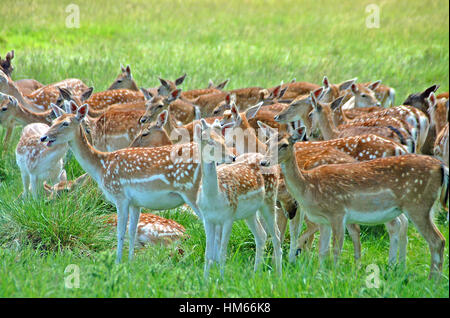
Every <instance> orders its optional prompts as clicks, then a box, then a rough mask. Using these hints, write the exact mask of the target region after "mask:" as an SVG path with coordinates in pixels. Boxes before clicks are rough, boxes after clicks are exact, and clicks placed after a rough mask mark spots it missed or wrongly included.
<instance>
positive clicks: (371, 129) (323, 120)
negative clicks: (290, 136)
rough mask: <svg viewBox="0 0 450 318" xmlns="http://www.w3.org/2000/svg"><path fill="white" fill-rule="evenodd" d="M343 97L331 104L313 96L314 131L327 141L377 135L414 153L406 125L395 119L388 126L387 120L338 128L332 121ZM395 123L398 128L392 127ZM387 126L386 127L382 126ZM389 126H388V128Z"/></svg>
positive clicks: (312, 118)
mask: <svg viewBox="0 0 450 318" xmlns="http://www.w3.org/2000/svg"><path fill="white" fill-rule="evenodd" d="M342 99H343V97H342V96H341V97H339V98H338V99H336V100H334V101H333V102H332V103H330V104H326V103H321V102H318V101H317V100H316V98H315V96H314V95H311V100H312V105H313V111H312V112H311V113H310V115H309V117H310V119H311V123H312V130H315V129H316V128H319V129H320V131H321V133H322V136H323V138H324V139H325V140H330V139H336V138H343V137H350V136H357V135H365V134H375V135H378V136H380V137H383V138H387V139H390V140H393V141H395V142H397V143H399V144H402V145H405V146H407V149H408V152H414V150H415V143H414V140H412V139H411V136H410V135H409V133H408V131H407V130H406V129H404V128H403V125H404V123H402V122H401V121H400V120H396V119H395V118H390V119H389V120H390V122H391V124H386V121H385V120H380V119H377V118H375V119H372V120H367V121H364V122H363V123H356V124H344V125H340V126H338V127H336V126H335V125H334V123H333V120H332V114H331V112H332V109H334V108H337V107H339V106H340V104H341V101H342ZM394 122H395V125H396V127H394V126H392V123H394ZM382 125H385V126H382ZM386 125H387V126H386Z"/></svg>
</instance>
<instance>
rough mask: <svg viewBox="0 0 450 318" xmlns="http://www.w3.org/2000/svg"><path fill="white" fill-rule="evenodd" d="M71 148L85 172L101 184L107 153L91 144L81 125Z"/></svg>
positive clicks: (70, 143)
mask: <svg viewBox="0 0 450 318" xmlns="http://www.w3.org/2000/svg"><path fill="white" fill-rule="evenodd" d="M69 146H70V148H71V149H72V152H73V154H74V156H75V158H76V159H77V161H78V162H79V163H80V165H81V167H82V168H83V170H85V171H86V172H87V173H88V174H89V175H90V176H91V177H92V178H94V179H95V181H96V182H97V183H100V182H101V177H102V168H103V167H102V164H103V161H104V159H105V158H106V155H107V153H105V152H100V151H98V150H96V149H95V148H94V147H92V146H91V145H90V144H89V141H88V140H87V137H86V134H85V133H84V130H83V127H82V126H81V125H80V127H79V128H78V129H77V131H76V135H75V138H74V139H72V140H71V141H69Z"/></svg>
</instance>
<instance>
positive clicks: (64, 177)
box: [58, 169, 67, 182]
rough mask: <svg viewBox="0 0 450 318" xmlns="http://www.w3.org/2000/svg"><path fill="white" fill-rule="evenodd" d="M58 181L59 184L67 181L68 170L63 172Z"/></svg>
mask: <svg viewBox="0 0 450 318" xmlns="http://www.w3.org/2000/svg"><path fill="white" fill-rule="evenodd" d="M58 179H59V182H61V181H67V172H66V170H64V169H63V170H61V172H60V174H59V177H58Z"/></svg>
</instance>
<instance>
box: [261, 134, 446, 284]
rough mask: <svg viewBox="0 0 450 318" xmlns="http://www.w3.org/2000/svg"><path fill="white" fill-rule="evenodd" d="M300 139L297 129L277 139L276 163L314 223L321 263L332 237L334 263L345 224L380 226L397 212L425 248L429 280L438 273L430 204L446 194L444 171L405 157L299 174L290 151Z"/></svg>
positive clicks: (438, 246) (427, 160)
mask: <svg viewBox="0 0 450 318" xmlns="http://www.w3.org/2000/svg"><path fill="white" fill-rule="evenodd" d="M303 135H304V129H303V127H302V129H301V131H297V132H294V133H292V134H289V135H287V136H286V137H284V138H282V139H281V140H280V141H279V142H278V145H277V147H276V149H277V150H278V153H277V158H278V161H279V163H280V165H281V170H282V172H283V175H284V176H285V181H286V185H287V187H288V190H289V192H290V193H291V194H292V195H293V196H294V198H295V199H296V200H297V201H298V202H302V204H303V205H304V207H305V210H306V215H307V216H308V218H309V219H310V220H311V221H312V222H315V223H318V224H319V229H320V243H319V245H320V251H319V256H320V258H321V259H324V257H325V256H326V254H327V253H328V246H329V240H330V237H331V235H332V236H333V252H334V260H335V263H337V262H338V259H339V255H340V253H341V250H342V245H343V239H344V227H345V225H346V224H348V223H356V224H380V223H384V222H387V221H390V220H392V219H394V218H395V217H397V216H399V215H400V214H401V213H402V212H403V213H404V214H405V215H406V216H407V217H408V218H409V219H410V220H411V221H412V223H413V224H414V225H415V226H416V227H417V229H418V231H419V233H421V235H422V236H423V237H424V239H425V240H426V241H427V243H428V245H429V248H430V252H431V266H430V278H431V277H433V276H435V274H437V273H439V272H440V271H441V270H442V262H443V253H444V247H445V239H444V237H443V236H442V234H441V233H440V232H439V230H438V229H437V227H436V225H435V224H434V222H433V218H432V215H431V214H432V207H433V205H434V203H435V201H436V200H438V199H439V200H440V201H441V202H442V200H443V199H445V196H446V193H447V191H448V168H447V167H445V166H444V165H443V164H442V163H441V162H440V161H439V160H437V159H435V158H432V157H429V156H423V155H414V154H408V155H404V156H398V157H388V158H380V159H374V160H370V161H364V162H358V163H348V164H337V165H336V164H332V165H324V166H320V167H317V168H315V169H312V170H303V169H301V168H299V167H298V166H297V165H296V162H295V157H294V156H295V152H294V149H293V145H294V144H295V142H297V141H298V140H301V139H302V138H303ZM273 161H274V158H273V157H272V156H271V157H269V159H268V160H265V161H262V162H261V164H262V165H263V166H268V165H271V164H276V163H277V162H273ZM380 202H381V204H380Z"/></svg>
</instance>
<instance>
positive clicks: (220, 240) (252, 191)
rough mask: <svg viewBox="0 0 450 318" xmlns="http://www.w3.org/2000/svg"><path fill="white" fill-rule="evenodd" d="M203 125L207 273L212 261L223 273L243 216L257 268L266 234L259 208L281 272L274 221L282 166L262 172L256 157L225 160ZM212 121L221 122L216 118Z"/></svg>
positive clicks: (202, 195) (201, 193)
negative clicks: (235, 226)
mask: <svg viewBox="0 0 450 318" xmlns="http://www.w3.org/2000/svg"><path fill="white" fill-rule="evenodd" d="M201 123H202V124H201V126H200V125H196V126H195V128H194V129H195V130H196V134H195V136H198V137H197V139H196V141H197V143H198V144H199V145H200V159H201V178H202V182H201V185H200V188H199V194H198V199H197V205H198V207H199V209H200V211H201V213H202V216H203V223H204V226H205V232H206V252H205V271H204V274H205V277H207V276H208V274H209V269H210V266H211V264H212V262H213V261H216V262H218V263H219V264H220V270H221V274H222V275H223V273H224V266H225V261H226V251H227V246H228V241H229V238H230V234H231V228H232V226H233V223H234V221H235V220H240V219H244V220H245V221H246V223H247V225H248V227H249V228H250V230H251V231H252V233H253V235H254V236H255V243H256V256H255V270H257V269H258V267H259V264H260V263H261V261H262V253H263V250H264V244H265V240H266V234H265V231H264V229H263V228H262V226H261V224H260V223H259V222H258V219H257V217H256V212H257V211H259V212H260V213H261V215H262V216H263V218H264V220H265V222H266V224H267V228H268V230H269V231H270V234H271V236H272V239H273V245H274V255H275V263H276V270H277V272H278V273H280V274H281V271H282V268H281V258H282V250H281V244H280V237H279V231H278V228H277V227H276V224H275V202H276V197H277V187H278V178H279V169H278V168H277V167H274V168H271V171H267V172H266V173H262V172H261V170H260V169H259V167H258V166H259V164H258V163H257V161H254V162H253V163H251V162H250V161H241V162H237V163H235V164H231V165H228V164H225V165H220V166H218V167H217V164H221V163H224V162H226V161H227V159H228V158H227V156H226V155H225V154H224V153H215V152H214V153H211V147H214V144H215V143H216V141H215V139H214V138H212V136H211V133H210V131H211V130H212V128H211V126H210V125H208V124H207V123H206V121H205V120H203V119H202V120H201ZM213 125H218V126H220V124H219V123H218V121H216V122H215V123H214V124H213Z"/></svg>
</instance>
